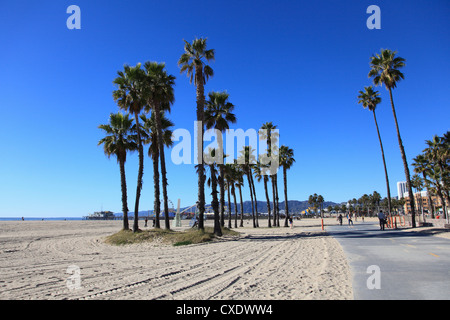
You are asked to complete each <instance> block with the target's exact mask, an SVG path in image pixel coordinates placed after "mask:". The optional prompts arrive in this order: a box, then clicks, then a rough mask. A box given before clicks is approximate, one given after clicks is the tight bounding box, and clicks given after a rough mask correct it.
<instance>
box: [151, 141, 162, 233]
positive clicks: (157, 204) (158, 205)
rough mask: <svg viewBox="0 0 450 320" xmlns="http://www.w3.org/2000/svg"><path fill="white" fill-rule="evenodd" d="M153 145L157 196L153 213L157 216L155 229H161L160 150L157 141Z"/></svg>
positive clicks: (154, 178) (155, 192) (154, 183)
mask: <svg viewBox="0 0 450 320" xmlns="http://www.w3.org/2000/svg"><path fill="white" fill-rule="evenodd" d="M152 145H153V146H154V149H153V157H152V161H153V187H154V194H155V201H154V204H153V213H154V214H155V228H161V225H160V223H159V215H160V213H161V202H160V200H159V198H160V196H161V194H160V190H159V165H158V159H159V148H158V143H157V141H153V143H152Z"/></svg>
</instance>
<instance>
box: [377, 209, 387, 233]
mask: <svg viewBox="0 0 450 320" xmlns="http://www.w3.org/2000/svg"><path fill="white" fill-rule="evenodd" d="M378 219H379V220H380V230H384V225H385V223H386V215H385V214H384V213H383V210H380V212H378Z"/></svg>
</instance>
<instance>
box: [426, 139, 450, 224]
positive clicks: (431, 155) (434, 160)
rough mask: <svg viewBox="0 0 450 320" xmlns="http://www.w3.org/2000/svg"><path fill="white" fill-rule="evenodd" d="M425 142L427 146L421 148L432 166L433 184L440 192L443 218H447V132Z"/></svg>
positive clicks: (449, 176) (449, 151)
mask: <svg viewBox="0 0 450 320" xmlns="http://www.w3.org/2000/svg"><path fill="white" fill-rule="evenodd" d="M425 143H426V144H427V145H428V148H426V149H425V150H423V152H424V153H425V155H426V157H427V159H428V161H429V162H430V167H431V168H432V170H431V171H432V173H433V174H432V175H433V177H434V178H435V181H436V183H435V185H436V189H437V191H438V194H441V195H442V196H441V195H440V197H441V199H442V200H441V201H442V204H443V209H444V218H447V220H449V219H448V212H447V209H445V208H446V205H445V201H444V199H443V198H445V199H446V201H447V203H449V204H450V195H449V182H450V181H449V180H450V166H449V159H450V144H449V142H448V132H447V133H446V135H444V136H443V137H439V136H437V135H435V136H434V137H433V139H432V140H426V141H425Z"/></svg>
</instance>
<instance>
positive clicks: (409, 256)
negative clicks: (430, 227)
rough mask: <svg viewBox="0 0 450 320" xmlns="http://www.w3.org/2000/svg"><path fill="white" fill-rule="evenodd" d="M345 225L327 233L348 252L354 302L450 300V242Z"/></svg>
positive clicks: (370, 226) (375, 225) (369, 225)
mask: <svg viewBox="0 0 450 320" xmlns="http://www.w3.org/2000/svg"><path fill="white" fill-rule="evenodd" d="M346 222H347V220H346V219H344V222H343V225H342V226H340V225H338V224H336V225H330V226H325V230H326V231H327V232H328V233H329V234H331V235H332V236H333V237H335V238H336V239H337V240H338V241H339V243H340V244H341V246H342V248H343V249H344V252H345V254H346V256H347V259H348V262H349V265H350V268H351V272H352V277H353V280H352V281H353V293H354V298H355V299H356V300H393V299H397V300H412V299H415V300H449V299H450V239H445V238H441V237H437V236H432V235H429V234H424V233H421V232H412V231H401V230H394V229H387V228H386V229H385V230H384V231H381V230H380V227H379V225H378V223H374V222H360V221H358V222H354V225H353V226H351V225H350V226H349V225H348V224H347V223H346Z"/></svg>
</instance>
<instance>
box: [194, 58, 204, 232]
mask: <svg viewBox="0 0 450 320" xmlns="http://www.w3.org/2000/svg"><path fill="white" fill-rule="evenodd" d="M195 78H196V81H195V82H196V94H197V163H198V203H197V208H198V212H199V217H198V228H199V229H201V230H204V229H205V225H204V220H203V216H204V213H205V180H206V176H205V168H204V165H203V115H204V110H205V89H204V85H203V72H202V67H201V66H198V67H196V69H195Z"/></svg>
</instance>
